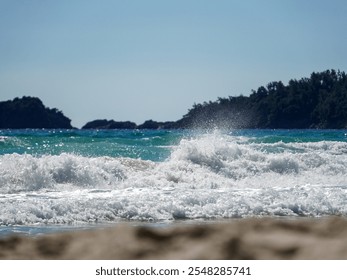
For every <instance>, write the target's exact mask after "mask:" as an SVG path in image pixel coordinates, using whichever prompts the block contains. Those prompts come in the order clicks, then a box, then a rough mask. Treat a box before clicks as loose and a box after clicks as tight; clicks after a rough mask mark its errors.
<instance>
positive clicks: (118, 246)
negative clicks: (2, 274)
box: [0, 217, 347, 260]
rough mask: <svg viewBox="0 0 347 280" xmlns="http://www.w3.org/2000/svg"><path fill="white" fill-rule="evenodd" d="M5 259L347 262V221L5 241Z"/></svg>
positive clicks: (145, 229) (233, 223)
mask: <svg viewBox="0 0 347 280" xmlns="http://www.w3.org/2000/svg"><path fill="white" fill-rule="evenodd" d="M0 259H12V260H15V259H22V260H29V259H38V260H44V259H53V260H54V259H61V260H74V259H79V260H83V259H85V260H88V259H90V260H97V259H118V260H120V259H124V260H141V259H149V260H159V259H162V260H165V259H167V260H172V259H191V260H193V259H197V260H198V259H211V260H212V259H215V260H218V259H248V260H281V259H285V260H294V259H296V260H305V259H310V260H318V259H321V260H334V259H347V219H345V218H341V217H327V218H325V217H323V218H314V219H313V218H298V219H278V218H245V219H240V220H239V219H238V220H228V221H226V222H224V221H223V222H216V223H214V222H213V223H209V222H208V223H203V224H185V223H178V224H174V225H170V226H168V227H149V226H143V225H139V226H134V225H129V224H127V223H123V224H118V225H117V226H115V227H107V228H102V229H88V230H77V231H68V232H60V233H52V234H45V235H40V236H35V237H31V236H19V235H10V236H7V237H4V238H1V239H0Z"/></svg>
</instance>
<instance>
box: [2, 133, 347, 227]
mask: <svg viewBox="0 0 347 280" xmlns="http://www.w3.org/2000/svg"><path fill="white" fill-rule="evenodd" d="M346 173H347V131H346V130H234V131H217V130H215V131H195V130H173V131H165V130H13V131H12V130H2V131H0V209H1V210H0V226H2V228H0V229H1V230H0V234H1V231H2V232H5V231H6V232H8V230H4V227H5V226H6V227H7V228H8V229H13V230H15V229H16V230H18V227H19V228H28V229H30V231H34V232H35V227H37V226H43V225H46V227H47V226H49V227H50V228H57V227H60V228H61V226H62V225H74V226H84V225H94V224H99V223H100V224H104V223H117V222H124V221H131V222H142V221H145V222H154V223H161V222H171V221H177V220H189V221H194V220H197V221H201V220H211V219H212V220H214V219H216V220H218V219H230V218H242V217H254V216H272V217H273V216H277V217H283V216H284V217H301V216H304V217H321V216H327V215H328V216H329V215H342V216H346V215H347V206H346V202H347V176H346ZM33 227H34V228H33Z"/></svg>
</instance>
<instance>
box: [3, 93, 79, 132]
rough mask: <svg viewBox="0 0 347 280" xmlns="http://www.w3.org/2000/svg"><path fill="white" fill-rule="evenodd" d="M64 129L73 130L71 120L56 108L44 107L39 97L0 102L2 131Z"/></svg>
mask: <svg viewBox="0 0 347 280" xmlns="http://www.w3.org/2000/svg"><path fill="white" fill-rule="evenodd" d="M3 128H11V129H24V128H62V129H71V128H73V127H72V126H71V120H70V119H69V118H67V117H65V116H64V115H63V113H62V112H61V111H59V110H58V109H56V108H53V109H50V108H47V107H45V106H44V105H43V103H42V101H41V100H40V99H39V98H37V97H27V96H24V97H23V98H15V99H14V100H9V101H3V102H0V129H3Z"/></svg>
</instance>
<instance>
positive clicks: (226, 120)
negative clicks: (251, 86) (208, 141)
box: [177, 70, 347, 129]
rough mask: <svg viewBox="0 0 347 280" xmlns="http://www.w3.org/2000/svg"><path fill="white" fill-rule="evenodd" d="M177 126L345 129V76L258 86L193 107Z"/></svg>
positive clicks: (324, 74)
mask: <svg viewBox="0 0 347 280" xmlns="http://www.w3.org/2000/svg"><path fill="white" fill-rule="evenodd" d="M177 127H200V128H208V127H223V128H284V129H290V128H293V129H294V128H298V129H300V128H301V129H303V128H321V129H326V128H331V129H340V128H347V75H346V73H345V72H341V71H335V70H327V71H324V72H320V73H315V72H314V73H312V74H311V77H310V78H302V79H300V80H290V81H289V83H288V85H284V84H283V83H282V82H281V81H278V82H271V83H269V84H267V85H266V86H261V87H259V88H258V89H257V90H253V91H252V93H251V94H250V95H249V96H248V97H247V96H237V97H235V96H229V97H228V98H218V100H217V101H214V102H211V101H210V102H204V103H203V104H194V106H193V107H192V108H191V109H190V110H189V111H188V113H187V114H186V115H184V116H183V118H182V119H181V120H179V121H177Z"/></svg>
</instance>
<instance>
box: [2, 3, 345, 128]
mask: <svg viewBox="0 0 347 280" xmlns="http://www.w3.org/2000/svg"><path fill="white" fill-rule="evenodd" d="M346 15H347V1H346V0H325V1H323V0H209V1H207V0H171V1H169V0H127V1H125V0H59V1H57V0H0V100H1V101H3V100H9V99H13V98H15V97H21V96H23V95H26V96H37V97H39V98H40V99H41V100H42V101H43V102H44V104H45V105H46V106H48V107H51V108H52V107H55V108H58V109H60V110H62V111H63V113H64V114H65V115H66V116H67V117H69V118H71V119H72V124H73V125H74V126H76V127H81V126H82V125H84V124H85V123H86V122H88V121H91V120H94V119H99V118H107V119H114V120H117V121H127V120H130V121H134V122H136V123H138V124H140V123H143V122H144V121H145V120H148V119H154V120H157V121H169V120H178V119H180V118H181V117H182V116H183V115H184V114H185V113H187V111H188V109H189V108H191V106H192V105H193V104H194V103H201V102H204V101H210V100H211V101H215V100H216V99H217V98H218V97H228V96H236V95H240V94H243V95H249V94H250V93H251V90H252V89H257V88H258V87H259V86H262V85H266V84H268V83H269V82H271V81H280V80H281V81H282V82H283V83H284V84H287V83H288V81H289V80H290V79H300V78H302V77H309V76H310V74H311V73H312V72H319V71H324V70H327V69H336V70H338V69H340V70H341V71H347V16H346Z"/></svg>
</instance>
